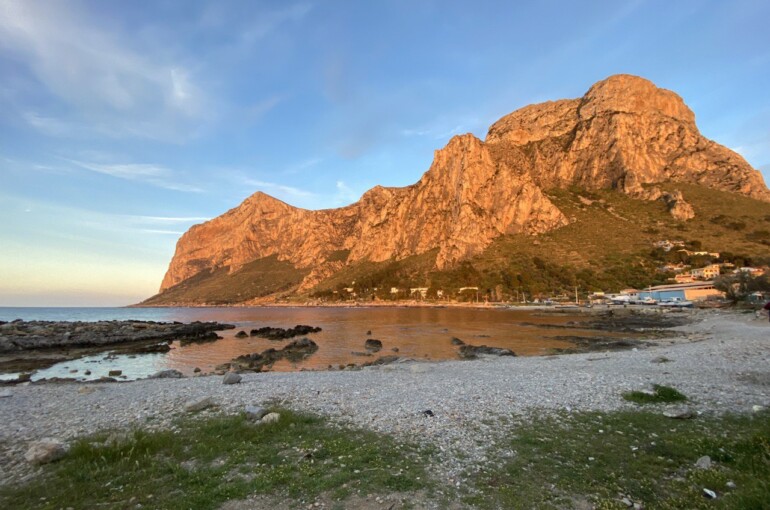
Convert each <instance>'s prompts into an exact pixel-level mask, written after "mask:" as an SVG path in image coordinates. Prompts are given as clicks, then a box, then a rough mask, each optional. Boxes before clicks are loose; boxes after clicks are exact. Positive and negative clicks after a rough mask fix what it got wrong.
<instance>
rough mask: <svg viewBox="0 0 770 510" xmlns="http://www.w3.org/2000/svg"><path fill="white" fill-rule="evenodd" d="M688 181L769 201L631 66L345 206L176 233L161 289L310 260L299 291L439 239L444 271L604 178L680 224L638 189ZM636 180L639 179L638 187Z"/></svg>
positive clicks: (267, 204)
mask: <svg viewBox="0 0 770 510" xmlns="http://www.w3.org/2000/svg"><path fill="white" fill-rule="evenodd" d="M672 181H673V182H686V183H697V184H701V185H705V186H709V187H712V188H716V189H720V190H725V191H731V192H736V193H741V194H744V195H747V196H749V197H752V198H756V199H760V200H766V201H770V191H768V189H767V187H766V186H765V184H764V182H763V180H762V177H761V174H760V173H759V172H757V171H756V170H754V169H753V168H751V166H750V165H749V164H748V163H746V161H745V160H743V158H741V157H740V156H739V155H738V154H736V153H734V152H732V151H730V150H729V149H727V148H725V147H722V146H721V145H719V144H717V143H715V142H712V141H710V140H707V139H706V138H704V137H703V136H701V134H700V133H699V132H698V129H697V127H696V125H695V116H694V114H693V112H692V111H691V110H690V109H689V108H688V107H687V106H686V105H685V104H684V102H683V101H682V99H681V98H680V97H679V96H677V95H676V94H674V93H673V92H670V91H668V90H664V89H659V88H657V87H656V86H655V85H654V84H652V83H651V82H649V81H647V80H645V79H642V78H638V77H635V76H629V75H618V76H612V77H610V78H607V79H606V80H604V81H601V82H599V83H597V84H595V85H594V86H592V87H591V88H590V89H589V90H588V92H587V93H586V94H585V96H583V97H582V98H580V99H571V100H561V101H553V102H547V103H543V104H538V105H532V106H527V107H525V108H522V109H520V110H518V111H516V112H514V113H511V114H510V115H507V116H505V117H503V118H502V119H500V120H499V121H497V122H496V123H495V124H493V125H492V127H491V128H490V129H489V133H488V135H487V137H486V140H485V141H484V142H482V141H481V140H479V139H477V138H475V137H474V136H472V135H463V136H457V137H454V138H452V140H450V141H449V143H448V144H447V146H446V147H444V148H443V149H441V150H438V151H436V153H435V157H434V161H433V164H432V165H431V167H430V169H429V170H428V171H427V172H426V173H425V174H424V175H423V176H422V178H421V179H420V180H419V181H418V182H417V183H415V184H413V185H411V186H408V187H405V188H384V187H381V186H377V187H375V188H373V189H371V190H369V191H368V192H366V193H365V194H364V195H363V196H362V197H361V199H360V200H359V201H358V202H356V203H355V204H352V205H350V206H348V207H344V208H340V209H330V210H321V211H308V210H304V209H298V208H295V207H292V206H290V205H288V204H285V203H283V202H281V201H279V200H276V199H274V198H272V197H270V196H268V195H265V194H263V193H259V192H258V193H255V194H254V195H252V196H251V197H249V198H248V199H247V200H245V201H244V202H243V203H242V204H241V205H240V206H238V207H236V208H235V209H232V210H230V211H228V212H227V213H225V214H223V215H222V216H220V217H218V218H215V219H213V220H211V221H209V222H206V223H204V224H202V225H196V226H194V227H192V228H191V229H190V230H189V231H188V232H187V233H185V234H184V235H183V236H182V237H181V239H180V240H179V242H178V243H177V249H176V253H175V255H174V258H173V260H172V261H171V264H170V266H169V269H168V272H167V273H166V276H165V278H164V280H163V283H162V285H161V290H164V289H167V288H169V287H172V286H174V285H176V284H177V283H180V282H182V281H184V280H186V279H188V278H190V277H191V276H194V275H196V274H198V273H199V272H201V271H207V270H213V269H217V268H221V267H229V268H230V271H237V270H238V269H239V268H240V267H241V266H243V265H244V264H246V263H248V262H250V261H252V260H255V259H258V258H262V257H267V256H271V255H277V256H278V258H279V259H280V260H287V261H290V262H291V263H292V264H293V265H294V266H295V267H299V268H310V269H311V271H310V273H309V275H308V276H307V277H306V282H305V283H304V284H303V287H305V288H309V287H311V286H312V285H314V284H315V283H317V281H319V280H320V279H322V278H325V277H328V276H330V275H331V274H333V273H334V272H336V271H337V270H339V269H340V267H342V266H343V265H344V262H341V261H339V260H336V259H335V260H331V261H330V260H328V259H329V256H330V255H331V254H332V253H333V252H336V251H339V250H347V251H348V252H349V255H348V258H347V263H349V262H355V261H360V260H370V261H384V260H389V259H394V258H395V259H400V258H404V257H408V256H410V255H415V254H420V253H425V252H428V251H431V250H433V249H436V248H437V249H438V255H437V258H436V265H437V267H438V268H444V267H447V266H450V265H452V264H453V263H454V262H456V261H458V260H461V259H463V258H466V257H468V256H471V255H473V254H476V253H478V252H480V251H482V250H484V249H485V248H486V247H487V246H489V244H490V243H491V242H492V240H493V239H495V238H496V237H498V236H500V235H502V234H507V233H526V234H531V235H536V234H540V233H543V232H547V231H549V230H551V229H554V228H558V227H560V226H562V225H565V224H566V223H567V220H566V218H565V217H564V215H563V214H562V213H561V211H559V210H558V209H557V208H556V207H555V206H554V205H553V203H551V201H550V200H549V199H548V197H547V196H546V194H545V193H544V190H548V189H551V188H563V187H566V186H579V187H582V188H586V189H600V188H615V189H617V190H619V191H621V192H624V193H627V194H629V195H632V196H634V197H636V198H643V199H648V200H655V199H658V198H661V199H663V200H664V201H665V203H666V204H667V206H668V207H669V210H670V211H671V213H672V215H674V216H675V218H677V219H678V220H681V221H686V220H687V219H689V218H691V217H692V216H693V214H695V212H694V211H693V210H692V207H691V206H690V205H689V204H688V203H687V202H686V200H685V197H683V196H682V194H681V193H680V192H678V191H677V192H674V193H673V194H665V193H662V192H661V191H660V190H658V189H657V188H655V187H654V186H653V187H651V186H649V185H652V184H655V183H663V182H672ZM645 185H646V186H645Z"/></svg>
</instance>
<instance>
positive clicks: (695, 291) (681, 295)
mask: <svg viewBox="0 0 770 510" xmlns="http://www.w3.org/2000/svg"><path fill="white" fill-rule="evenodd" d="M719 297H724V293H723V292H722V291H720V290H717V289H716V288H715V287H714V282H713V281H708V282H693V283H675V284H672V285H657V286H655V287H649V288H648V289H645V290H640V291H639V299H647V298H651V299H654V300H656V301H670V300H673V299H681V300H687V301H704V300H706V299H709V298H719Z"/></svg>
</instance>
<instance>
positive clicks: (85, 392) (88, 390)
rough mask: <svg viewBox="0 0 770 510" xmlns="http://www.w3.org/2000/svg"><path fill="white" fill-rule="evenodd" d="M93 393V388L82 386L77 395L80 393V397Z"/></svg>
mask: <svg viewBox="0 0 770 510" xmlns="http://www.w3.org/2000/svg"><path fill="white" fill-rule="evenodd" d="M95 391H96V389H94V387H93V386H83V387H81V388H78V393H80V394H81V395H89V394H91V393H93V392H95Z"/></svg>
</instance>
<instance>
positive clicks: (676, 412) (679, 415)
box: [663, 407, 695, 420]
mask: <svg viewBox="0 0 770 510" xmlns="http://www.w3.org/2000/svg"><path fill="white" fill-rule="evenodd" d="M663 416H665V417H666V418H672V419H674V420H689V419H690V418H693V417H694V416H695V415H694V414H693V412H692V411H690V409H689V408H687V407H682V408H679V409H671V410H669V411H664V412H663Z"/></svg>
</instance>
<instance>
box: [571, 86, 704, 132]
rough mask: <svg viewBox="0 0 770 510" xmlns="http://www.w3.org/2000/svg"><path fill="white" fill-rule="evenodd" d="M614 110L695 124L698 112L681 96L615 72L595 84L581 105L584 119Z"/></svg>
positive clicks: (689, 125)
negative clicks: (664, 117) (685, 102)
mask: <svg viewBox="0 0 770 510" xmlns="http://www.w3.org/2000/svg"><path fill="white" fill-rule="evenodd" d="M614 113H632V114H637V115H664V116H666V117H670V118H672V119H674V120H676V121H678V122H682V123H685V124H687V125H688V127H691V128H694V127H695V114H694V113H693V112H692V110H690V108H688V107H687V105H686V104H684V101H683V100H682V98H681V97H679V96H678V95H677V94H675V93H674V92H671V91H670V90H666V89H662V88H658V87H657V86H655V84H654V83H652V82H651V81H649V80H646V79H644V78H640V77H638V76H633V75H630V74H616V75H614V76H610V77H609V78H607V79H604V80H602V81H600V82H598V83H596V84H594V85H593V86H592V87H591V88H590V89H588V92H586V94H585V95H584V96H583V98H582V99H581V101H580V107H579V108H578V115H579V116H580V118H581V119H590V118H592V117H595V116H597V115H605V114H614Z"/></svg>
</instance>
